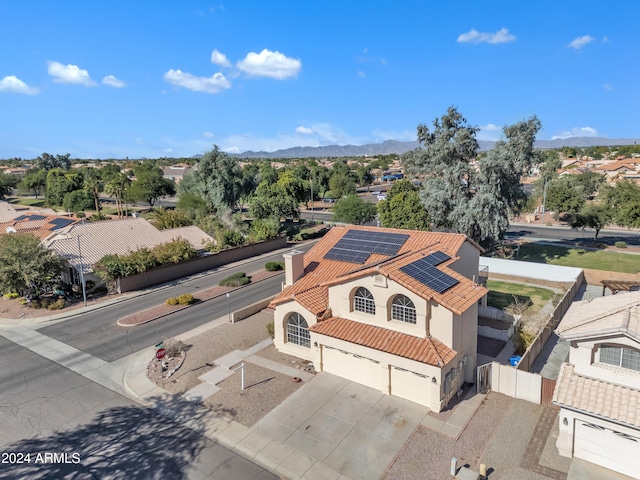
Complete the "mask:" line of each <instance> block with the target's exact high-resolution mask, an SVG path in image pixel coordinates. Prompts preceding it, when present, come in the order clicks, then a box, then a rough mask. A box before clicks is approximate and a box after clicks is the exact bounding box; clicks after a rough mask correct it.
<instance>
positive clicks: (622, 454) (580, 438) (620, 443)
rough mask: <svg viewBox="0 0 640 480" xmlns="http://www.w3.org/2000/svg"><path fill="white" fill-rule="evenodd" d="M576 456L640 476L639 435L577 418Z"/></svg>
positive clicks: (630, 474)
mask: <svg viewBox="0 0 640 480" xmlns="http://www.w3.org/2000/svg"><path fill="white" fill-rule="evenodd" d="M614 428H615V427H614ZM573 456H574V457H578V458H581V459H583V460H586V461H588V462H591V463H595V464H597V465H602V466H603V467H605V468H608V469H610V470H613V471H615V472H620V473H623V474H625V475H629V476H630V477H633V478H639V477H638V476H637V475H638V464H637V462H638V458H640V435H639V436H638V437H632V436H628V435H624V434H621V433H619V432H616V431H615V430H611V429H610V428H603V427H602V426H600V425H596V424H593V423H588V422H583V421H580V420H576V434H575V442H574V446H573Z"/></svg>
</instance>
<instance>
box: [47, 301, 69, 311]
mask: <svg viewBox="0 0 640 480" xmlns="http://www.w3.org/2000/svg"><path fill="white" fill-rule="evenodd" d="M65 304H66V303H65V301H64V298H59V299H58V300H56V301H55V302H52V303H50V304H49V306H47V308H48V309H49V310H60V309H61V308H64V306H65Z"/></svg>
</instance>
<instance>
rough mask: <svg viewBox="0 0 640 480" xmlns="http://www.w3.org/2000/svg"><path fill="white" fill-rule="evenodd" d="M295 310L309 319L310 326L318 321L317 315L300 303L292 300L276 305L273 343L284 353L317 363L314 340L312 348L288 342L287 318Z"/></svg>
mask: <svg viewBox="0 0 640 480" xmlns="http://www.w3.org/2000/svg"><path fill="white" fill-rule="evenodd" d="M293 312H297V313H299V314H300V315H302V316H303V317H304V319H305V320H306V321H307V324H308V325H309V327H311V326H312V325H315V324H316V323H317V322H316V316H315V315H314V314H312V313H311V312H310V311H309V310H307V309H306V308H304V307H303V306H302V305H300V304H299V303H297V302H294V301H290V302H286V303H283V304H280V305H278V306H277V307H276V309H275V312H274V313H273V327H274V328H273V332H274V338H273V343H274V345H275V347H276V348H277V349H278V350H279V351H281V352H282V353H286V354H287V355H293V356H294V357H298V358H303V359H305V360H309V361H310V362H314V363H315V359H316V353H315V352H313V351H312V350H313V340H312V341H311V348H307V347H302V346H300V345H296V344H294V343H289V342H287V329H286V326H285V325H286V318H287V317H288V316H289V314H291V313H293Z"/></svg>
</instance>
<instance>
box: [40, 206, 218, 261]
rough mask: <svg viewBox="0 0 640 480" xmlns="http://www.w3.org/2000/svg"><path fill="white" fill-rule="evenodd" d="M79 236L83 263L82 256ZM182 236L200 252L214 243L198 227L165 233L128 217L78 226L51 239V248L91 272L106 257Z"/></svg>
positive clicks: (146, 222)
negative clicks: (79, 251)
mask: <svg viewBox="0 0 640 480" xmlns="http://www.w3.org/2000/svg"><path fill="white" fill-rule="evenodd" d="M194 229H195V230H194ZM196 230H198V231H199V232H200V234H198V232H197V231H196ZM78 237H79V238H80V249H81V251H82V262H80V257H79V253H78ZM178 237H181V238H184V239H185V240H187V241H189V243H191V244H192V245H193V247H194V248H196V249H201V248H202V241H203V240H205V241H212V238H211V237H210V236H209V235H207V234H206V233H205V232H203V231H202V230H200V229H198V228H197V227H184V228H174V229H171V230H164V231H163V230H158V229H156V228H155V227H154V226H153V225H152V224H151V223H149V222H148V221H146V220H145V219H143V218H125V219H120V220H105V221H100V222H91V223H78V224H75V225H73V226H71V227H69V228H67V229H65V230H64V232H62V233H61V234H59V235H57V236H56V237H54V238H52V239H50V240H49V242H48V243H47V246H48V247H49V248H50V249H51V250H54V251H55V252H57V253H58V255H60V256H61V257H63V258H66V259H67V260H68V261H69V263H70V264H71V265H72V266H73V267H75V268H79V267H80V265H81V263H82V267H83V270H84V272H85V273H87V272H90V271H91V265H93V264H94V263H96V262H97V261H98V260H100V259H101V258H102V257H104V256H105V255H108V254H115V253H117V254H127V253H130V252H133V251H135V250H138V249H139V248H143V247H146V248H153V247H155V246H156V245H159V244H161V243H165V242H168V241H170V240H172V239H174V238H178Z"/></svg>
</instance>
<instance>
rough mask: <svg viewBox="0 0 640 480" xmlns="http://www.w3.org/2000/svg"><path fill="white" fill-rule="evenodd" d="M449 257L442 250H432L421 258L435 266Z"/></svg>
mask: <svg viewBox="0 0 640 480" xmlns="http://www.w3.org/2000/svg"><path fill="white" fill-rule="evenodd" d="M450 258H451V257H450V256H449V255H447V254H446V253H444V252H434V253H432V254H431V255H427V256H426V257H424V259H423V260H425V261H427V262H429V264H430V265H432V266H434V267H437V266H438V265H440V264H441V263H443V262H446V261H447V260H449V259H450Z"/></svg>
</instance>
